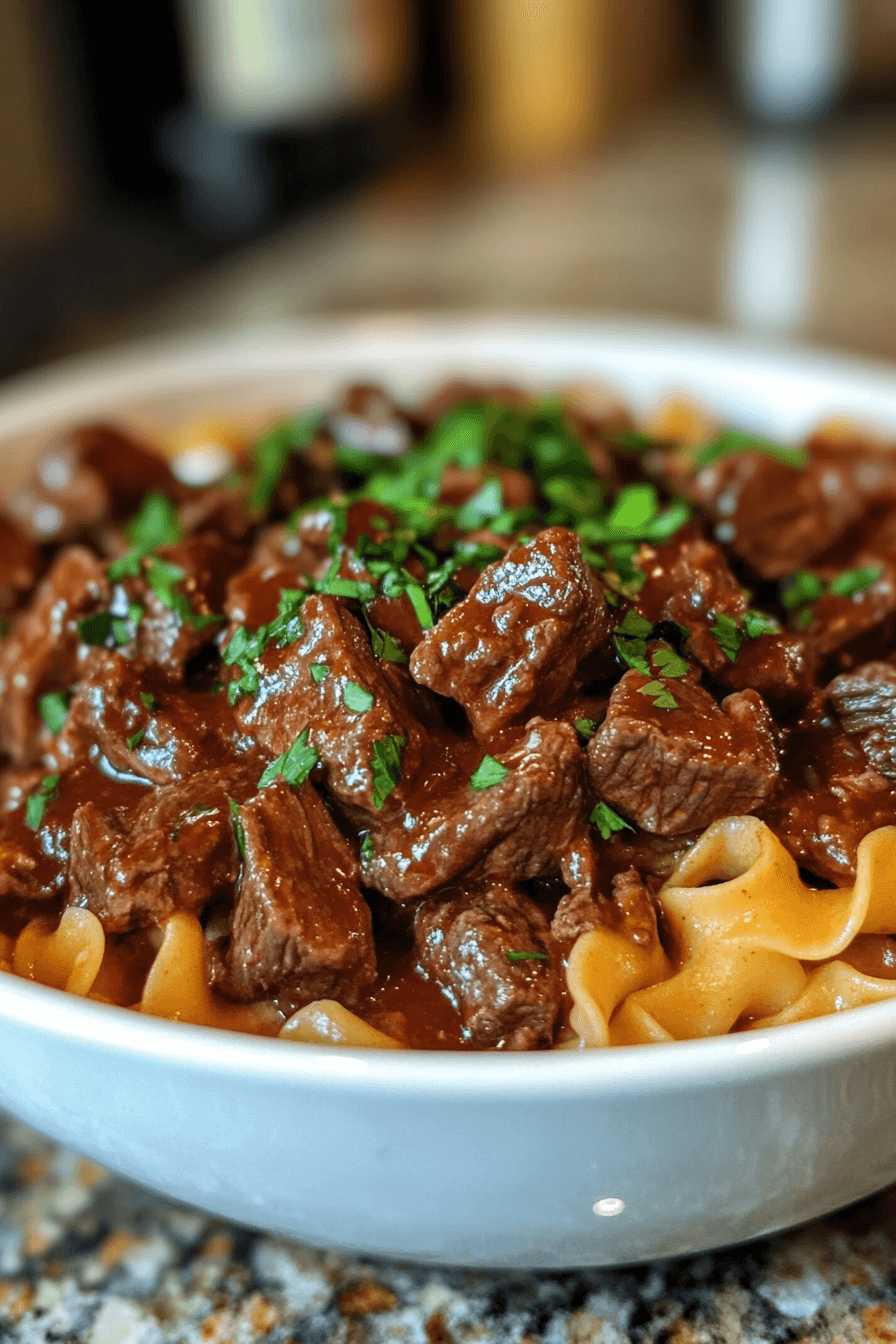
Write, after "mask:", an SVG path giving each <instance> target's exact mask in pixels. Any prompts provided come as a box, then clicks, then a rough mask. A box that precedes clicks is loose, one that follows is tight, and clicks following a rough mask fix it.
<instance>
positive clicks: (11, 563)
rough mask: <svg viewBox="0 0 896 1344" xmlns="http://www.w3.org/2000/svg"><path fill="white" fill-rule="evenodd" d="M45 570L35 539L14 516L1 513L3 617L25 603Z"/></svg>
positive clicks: (0, 614) (0, 608)
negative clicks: (19, 525) (29, 536)
mask: <svg viewBox="0 0 896 1344" xmlns="http://www.w3.org/2000/svg"><path fill="white" fill-rule="evenodd" d="M42 569H43V563H42V560H41V554H40V551H39V550H38V548H37V546H36V545H35V544H34V542H33V541H31V540H30V539H29V538H28V537H26V536H25V533H24V532H23V531H22V530H21V528H19V527H17V526H16V524H15V523H14V522H13V521H12V519H10V518H5V517H4V516H3V515H2V514H0V617H5V616H9V615H10V614H11V613H12V612H14V611H15V610H16V609H17V608H18V607H20V606H22V604H23V601H24V599H25V598H26V597H27V595H28V593H30V592H31V589H32V588H33V587H34V585H35V583H36V582H37V576H38V575H39V574H40V572H41V570H42Z"/></svg>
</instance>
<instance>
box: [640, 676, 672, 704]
mask: <svg viewBox="0 0 896 1344" xmlns="http://www.w3.org/2000/svg"><path fill="white" fill-rule="evenodd" d="M639 694H641V695H649V696H650V698H651V700H652V701H653V703H654V705H655V706H656V708H657V709H677V708H678V701H677V700H676V699H675V696H674V695H672V693H671V691H670V690H669V689H668V687H667V686H665V685H664V684H663V682H661V681H648V682H647V684H646V685H645V686H642V687H640V690H639Z"/></svg>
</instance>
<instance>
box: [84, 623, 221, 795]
mask: <svg viewBox="0 0 896 1344" xmlns="http://www.w3.org/2000/svg"><path fill="white" fill-rule="evenodd" d="M150 685H152V686H153V687H154V688H155V689H154V690H153V691H152V692H149V691H148V687H149V686H150ZM141 695H145V696H147V697H148V699H149V702H150V703H149V704H147V703H145V701H144V700H142V699H141ZM234 727H235V724H234V719H233V712H232V710H231V709H230V707H229V705H228V704H227V698H226V696H225V695H223V694H218V695H211V694H209V693H208V692H207V691H192V690H188V689H186V688H182V687H175V686H174V685H171V684H170V683H167V682H164V681H162V680H161V679H160V678H155V679H152V680H148V679H147V675H146V669H145V668H143V667H141V665H140V664H139V663H134V662H132V661H131V660H130V659H128V658H124V657H122V655H121V654H120V653H114V652H111V651H109V650H107V649H91V651H90V653H89V655H88V656H87V657H86V658H85V660H84V661H83V663H82V665H81V667H80V669H79V680H78V689H77V691H76V692H75V695H74V697H73V699H72V702H71V705H70V707H69V712H68V717H67V719H66V721H65V725H64V727H63V729H62V732H61V734H60V736H59V740H58V743H57V753H58V756H59V759H60V760H61V761H66V760H74V759H76V758H77V757H78V756H79V755H82V754H84V753H86V752H89V751H90V750H91V748H95V749H96V750H98V751H99V752H101V753H102V755H103V756H104V757H105V758H106V760H107V761H108V762H109V764H110V765H111V766H113V768H114V769H116V770H121V771H124V772H125V773H128V774H133V775H140V776H142V777H143V778H144V779H148V780H151V782H152V783H153V784H172V783H174V782H175V781H176V780H179V779H185V778H186V777H187V776H188V775H190V774H194V773H195V772H196V771H198V770H209V769H211V768H212V766H213V765H222V764H224V763H225V761H227V760H228V759H229V758H230V757H231V756H232V751H233V749H232V745H231V740H232V738H233V734H234Z"/></svg>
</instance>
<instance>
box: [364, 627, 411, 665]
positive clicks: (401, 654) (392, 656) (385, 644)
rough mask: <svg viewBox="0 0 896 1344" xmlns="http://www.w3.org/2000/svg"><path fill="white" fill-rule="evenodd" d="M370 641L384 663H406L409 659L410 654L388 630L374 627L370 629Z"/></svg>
mask: <svg viewBox="0 0 896 1344" xmlns="http://www.w3.org/2000/svg"><path fill="white" fill-rule="evenodd" d="M370 643H371V646H372V648H373V651H374V653H375V654H376V656H377V658H382V660H383V662H384V663H406V662H407V661H408V656H407V654H406V653H405V651H404V649H403V648H402V647H401V645H400V644H399V642H398V640H397V639H395V638H393V636H392V635H390V634H389V632H388V631H387V630H377V629H376V627H374V628H373V629H372V630H371V631H370Z"/></svg>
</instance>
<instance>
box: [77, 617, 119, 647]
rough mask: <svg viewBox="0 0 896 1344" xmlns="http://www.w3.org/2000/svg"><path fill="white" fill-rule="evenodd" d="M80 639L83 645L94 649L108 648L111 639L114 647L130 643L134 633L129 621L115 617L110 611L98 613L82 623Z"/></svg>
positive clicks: (79, 629)
mask: <svg viewBox="0 0 896 1344" xmlns="http://www.w3.org/2000/svg"><path fill="white" fill-rule="evenodd" d="M78 638H79V639H80V641H81V643H82V644H89V645H91V646H92V647H93V648H108V647H109V641H110V639H111V641H112V643H113V644H114V645H121V644H127V643H129V642H130V640H131V639H132V638H133V631H132V630H131V629H130V620H129V619H128V620H125V619H123V618H122V617H120V616H113V615H112V614H111V613H110V612H108V611H97V612H95V613H94V614H93V615H92V616H87V617H85V619H84V620H83V621H81V622H80V624H79V625H78Z"/></svg>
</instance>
